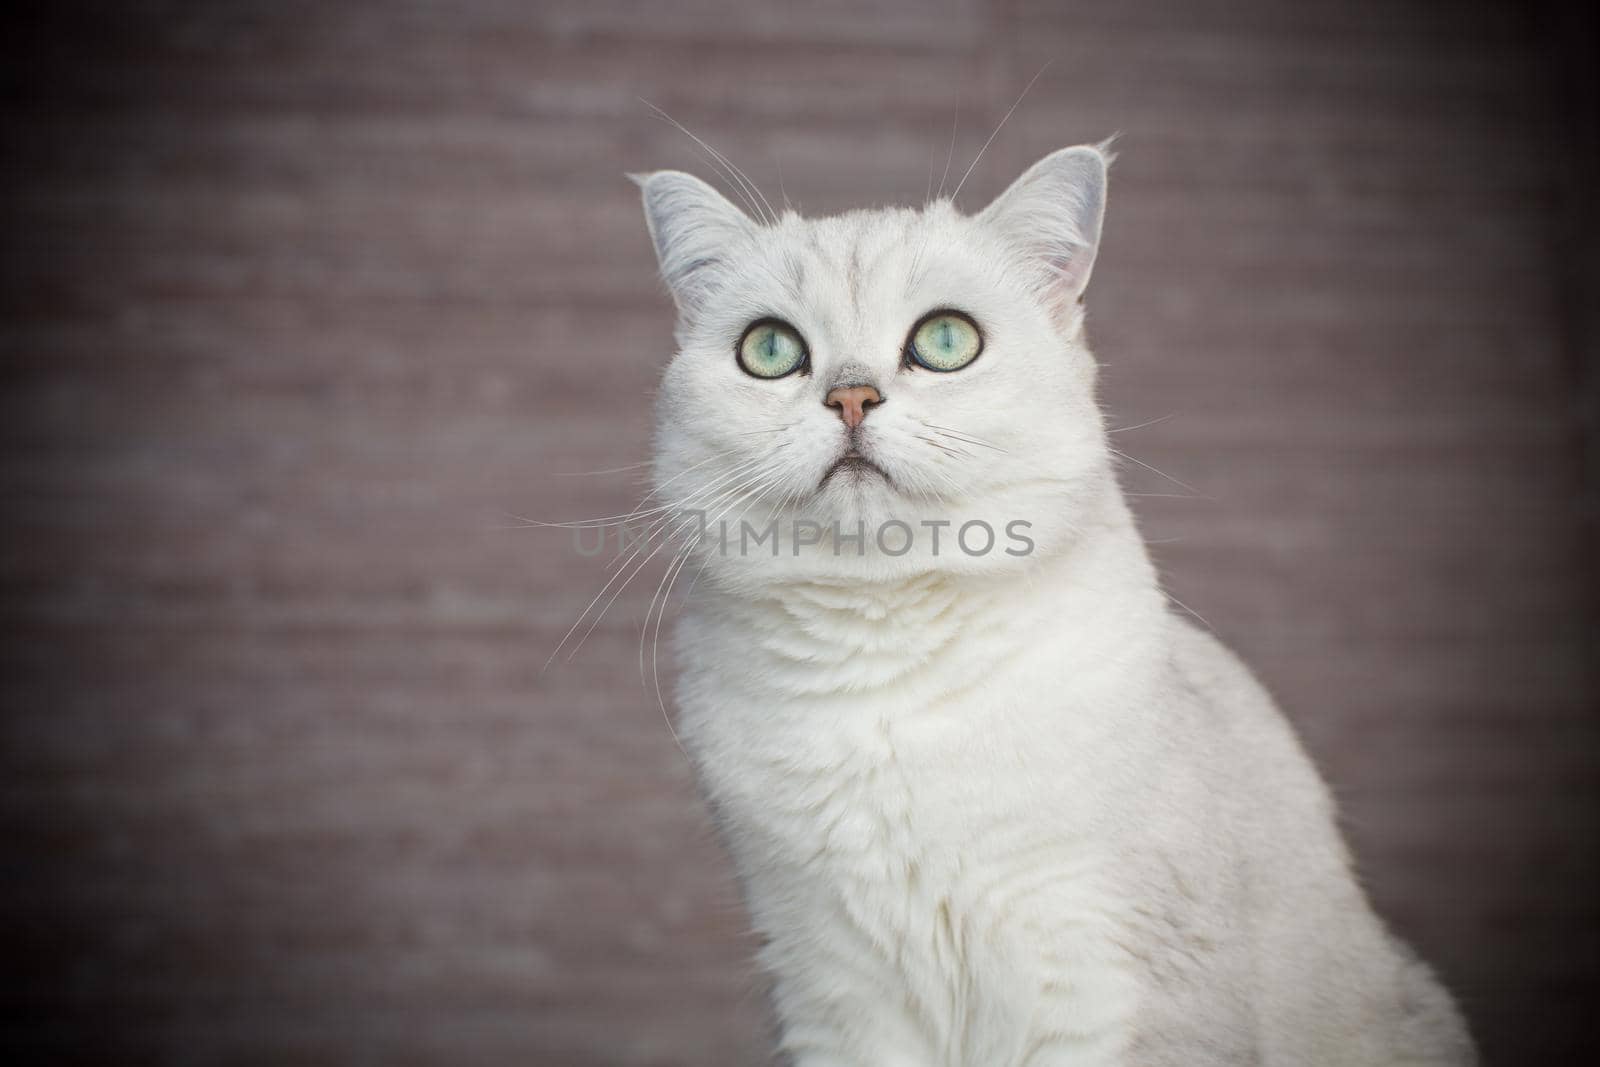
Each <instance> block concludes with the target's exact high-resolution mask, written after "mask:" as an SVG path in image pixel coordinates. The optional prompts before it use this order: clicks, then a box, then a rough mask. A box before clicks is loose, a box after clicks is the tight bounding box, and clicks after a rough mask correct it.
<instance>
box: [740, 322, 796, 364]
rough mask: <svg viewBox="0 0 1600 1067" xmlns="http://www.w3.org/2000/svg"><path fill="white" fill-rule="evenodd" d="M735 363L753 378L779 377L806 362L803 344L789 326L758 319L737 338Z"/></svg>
mask: <svg viewBox="0 0 1600 1067" xmlns="http://www.w3.org/2000/svg"><path fill="white" fill-rule="evenodd" d="M738 355H739V366H740V367H742V368H743V369H744V372H745V373H746V374H750V375H754V376H755V377H757V378H782V377H783V376H784V375H786V374H793V373H794V372H795V371H797V370H799V369H800V368H801V367H804V366H805V365H806V356H807V353H806V343H805V340H804V339H803V338H802V337H801V336H800V333H799V331H797V330H796V329H795V328H794V327H793V326H790V325H789V324H788V323H787V322H783V321H781V320H779V319H760V320H759V321H756V322H753V323H751V324H750V326H749V328H748V329H746V330H745V331H744V336H743V337H741V338H739V351H738Z"/></svg>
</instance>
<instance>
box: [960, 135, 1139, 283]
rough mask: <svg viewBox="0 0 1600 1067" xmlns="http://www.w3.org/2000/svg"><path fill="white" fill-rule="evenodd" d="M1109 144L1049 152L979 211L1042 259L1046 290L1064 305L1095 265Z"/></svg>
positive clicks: (1009, 238)
mask: <svg viewBox="0 0 1600 1067" xmlns="http://www.w3.org/2000/svg"><path fill="white" fill-rule="evenodd" d="M1110 146H1111V142H1110V141H1106V142H1103V143H1102V144H1098V145H1089V144H1084V145H1076V146H1074V147H1072V148H1063V149H1060V150H1059V151H1056V152H1052V153H1050V154H1049V155H1048V156H1045V157H1044V158H1043V159H1041V160H1039V162H1037V163H1035V164H1034V165H1033V166H1031V167H1029V168H1028V169H1027V171H1025V172H1024V173H1023V175H1022V177H1020V178H1018V179H1017V180H1016V181H1014V182H1012V183H1011V187H1010V188H1009V189H1007V190H1006V191H1005V192H1003V193H1001V194H1000V195H999V196H998V197H996V198H995V200H994V202H993V203H992V204H990V205H989V206H988V207H986V208H984V209H983V212H982V213H981V214H980V215H979V216H978V217H979V218H980V219H981V220H982V221H983V222H985V223H987V224H988V225H990V226H992V227H994V228H995V229H996V230H998V231H1000V233H1001V234H1002V235H1003V236H1004V237H1005V238H1006V239H1007V240H1009V241H1011V242H1012V243H1013V244H1015V245H1017V246H1018V247H1020V248H1022V249H1025V250H1026V251H1028V252H1030V253H1032V254H1033V255H1035V256H1037V257H1038V258H1039V259H1040V260H1041V261H1042V262H1043V263H1044V265H1045V266H1046V267H1047V268H1048V269H1049V271H1050V273H1051V274H1052V275H1053V276H1054V281H1053V282H1052V283H1051V290H1052V293H1051V295H1052V297H1053V298H1054V300H1055V301H1059V304H1058V306H1060V307H1063V308H1065V307H1067V306H1069V305H1071V304H1073V303H1075V302H1076V301H1077V300H1078V298H1079V297H1080V296H1082V295H1083V290H1084V287H1085V286H1086V285H1088V284H1089V273H1090V271H1092V270H1093V269H1094V257H1095V253H1096V252H1098V251H1099V248H1100V223H1101V221H1102V220H1103V219H1104V218H1105V212H1106V171H1107V169H1108V168H1109V167H1110V165H1111V160H1112V155H1111V152H1110Z"/></svg>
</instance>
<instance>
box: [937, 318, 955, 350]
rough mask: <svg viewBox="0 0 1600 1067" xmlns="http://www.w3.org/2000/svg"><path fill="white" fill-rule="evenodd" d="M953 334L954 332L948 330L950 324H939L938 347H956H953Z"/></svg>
mask: <svg viewBox="0 0 1600 1067" xmlns="http://www.w3.org/2000/svg"><path fill="white" fill-rule="evenodd" d="M955 333H956V332H955V331H954V330H952V329H951V328H950V324H949V323H948V322H942V323H940V324H939V347H940V348H943V349H951V348H954V347H955V346H956V345H955V340H956V338H955Z"/></svg>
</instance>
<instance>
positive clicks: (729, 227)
mask: <svg viewBox="0 0 1600 1067" xmlns="http://www.w3.org/2000/svg"><path fill="white" fill-rule="evenodd" d="M629 177H630V178H632V179H633V182H634V184H636V185H638V186H639V189H640V192H641V193H642V195H643V198H644V217H645V224H646V225H647V226H648V227H649V228H650V242H651V244H652V245H654V246H655V251H656V261H657V263H659V264H660V267H661V277H662V279H663V280H665V281H666V283H667V288H668V289H669V290H671V292H672V299H673V301H674V302H676V303H677V305H678V310H679V312H680V313H681V314H683V315H684V316H685V317H693V315H694V314H696V313H697V312H698V311H699V310H700V308H701V307H703V306H704V304H705V301H706V298H707V296H709V295H710V294H711V293H712V292H713V291H714V290H715V289H716V287H717V281H718V278H719V276H720V274H721V271H719V270H718V268H719V267H720V266H721V265H722V264H723V263H724V261H725V258H726V255H727V250H728V248H729V247H730V246H731V245H733V244H734V243H735V242H737V241H738V240H739V239H740V238H742V237H744V236H745V235H747V234H749V233H750V231H751V230H752V229H753V228H754V225H755V224H754V223H752V222H751V221H750V218H749V216H747V215H746V214H745V213H744V212H742V211H740V210H739V209H738V208H737V207H735V206H734V205H733V204H732V203H730V202H729V201H728V199H727V197H725V196H723V195H722V194H721V193H719V192H717V191H716V190H715V189H713V188H712V187H711V186H709V185H707V184H706V183H705V182H703V181H701V180H700V179H699V178H696V177H695V176H694V175H692V174H685V173H683V172H682V171H676V170H658V171H655V172H653V173H650V174H630V175H629Z"/></svg>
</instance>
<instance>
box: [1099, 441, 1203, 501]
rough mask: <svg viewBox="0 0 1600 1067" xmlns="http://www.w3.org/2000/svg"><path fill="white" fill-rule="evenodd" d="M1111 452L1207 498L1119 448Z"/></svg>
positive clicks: (1184, 483)
mask: <svg viewBox="0 0 1600 1067" xmlns="http://www.w3.org/2000/svg"><path fill="white" fill-rule="evenodd" d="M1108 447H1109V446H1108ZM1111 451H1112V452H1114V453H1115V454H1117V455H1119V456H1121V457H1122V458H1123V459H1125V460H1128V461H1130V462H1132V463H1137V464H1138V465H1139V466H1141V467H1143V468H1144V469H1145V470H1147V471H1150V472H1151V473H1152V474H1159V475H1161V477H1163V478H1165V479H1166V480H1167V481H1169V482H1171V483H1172V484H1173V485H1180V486H1182V487H1183V488H1185V489H1187V490H1189V492H1191V493H1194V494H1196V495H1197V496H1205V494H1204V493H1202V492H1200V490H1198V489H1196V488H1195V487H1194V486H1192V485H1190V484H1189V483H1188V482H1182V481H1179V480H1178V479H1176V478H1174V477H1173V476H1172V475H1170V474H1168V473H1167V472H1166V471H1164V470H1162V469H1160V468H1159V467H1152V466H1151V465H1150V464H1148V463H1146V462H1145V461H1144V460H1142V459H1135V458H1134V457H1133V456H1130V455H1128V454H1127V453H1126V452H1124V451H1122V450H1121V449H1119V448H1113V449H1111Z"/></svg>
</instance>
